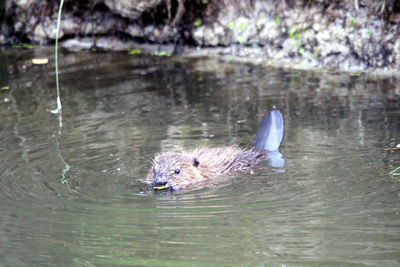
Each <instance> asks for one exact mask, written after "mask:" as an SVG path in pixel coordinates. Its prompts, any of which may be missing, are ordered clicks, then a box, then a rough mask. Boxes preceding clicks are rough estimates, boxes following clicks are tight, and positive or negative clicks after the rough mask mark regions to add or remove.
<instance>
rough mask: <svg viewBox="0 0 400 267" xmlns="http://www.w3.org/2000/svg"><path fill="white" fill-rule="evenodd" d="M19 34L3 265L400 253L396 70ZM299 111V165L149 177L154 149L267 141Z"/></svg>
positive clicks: (0, 180)
mask: <svg viewBox="0 0 400 267" xmlns="http://www.w3.org/2000/svg"><path fill="white" fill-rule="evenodd" d="M51 55H52V50H47V49H41V50H8V51H3V53H2V54H1V56H0V57H1V61H2V62H4V64H1V65H2V66H1V67H0V87H1V90H0V142H1V146H0V216H1V217H0V218H1V219H0V265H4V266H55V265H57V266H119V265H121V266H188V265H193V266H202V265H238V266H244V265H246V266H271V265H272V266H309V265H313V266H329V265H330V266H337V265H342V266H353V265H354V266H362V265H366V266H370V265H373V266H395V265H399V264H400V201H399V200H400V182H399V180H396V179H394V178H393V177H391V176H389V175H388V173H389V172H390V171H391V170H393V169H395V168H396V167H398V166H400V150H385V148H390V147H395V146H396V145H397V144H398V143H400V86H399V84H400V83H399V81H398V80H397V79H396V78H390V77H367V76H365V75H354V76H353V75H349V74H337V73H330V72H318V73H310V72H299V71H283V70H277V69H265V68H259V67H254V66H249V65H241V64H237V63H223V62H219V61H217V60H212V59H205V60H187V59H185V60H184V59H180V58H160V57H150V56H140V55H139V56H128V55H126V54H124V53H120V54H102V53H98V54H96V53H87V52H84V53H64V54H62V56H61V58H60V62H61V66H60V83H61V93H62V103H63V114H62V127H60V123H59V117H57V116H56V115H53V114H51V113H50V112H48V110H51V109H54V108H55V99H56V95H55V76H54V66H53V64H52V63H50V64H48V65H32V63H31V59H32V58H33V57H43V56H48V57H50V62H51V61H52V58H51V57H52V56H51ZM273 106H276V107H277V108H279V109H280V110H281V111H282V114H283V116H284V120H285V136H284V141H283V144H282V146H281V152H282V154H283V155H284V158H285V166H284V167H283V168H280V169H273V168H271V167H269V166H268V164H263V165H262V166H261V167H262V168H258V171H256V174H254V175H243V176H240V177H235V178H233V179H229V180H228V181H224V182H221V183H219V184H217V185H210V186H209V187H207V188H203V189H200V190H195V191H190V192H178V193H171V192H151V191H146V190H145V185H143V184H142V183H140V182H139V180H140V179H143V178H144V177H145V175H146V173H147V170H148V168H149V167H150V164H151V161H150V160H151V158H152V157H153V156H154V154H156V153H158V152H161V151H182V150H188V149H191V148H193V147H196V146H219V145H227V144H239V145H242V146H251V143H252V139H253V138H254V135H255V132H256V130H257V125H258V122H259V120H260V119H261V117H262V116H263V114H264V113H265V112H267V111H268V110H270V109H271V108H272V107H273Z"/></svg>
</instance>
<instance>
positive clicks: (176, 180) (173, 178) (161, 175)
mask: <svg viewBox="0 0 400 267" xmlns="http://www.w3.org/2000/svg"><path fill="white" fill-rule="evenodd" d="M199 165H200V162H199V160H198V159H197V158H195V157H192V156H190V155H184V154H173V153H163V154H160V155H158V156H156V157H155V159H154V160H153V165H152V166H151V168H150V170H149V172H148V174H147V179H148V180H150V181H151V182H152V185H153V187H154V188H155V189H164V188H165V189H171V190H179V189H183V188H185V187H187V186H189V185H191V184H193V183H195V182H197V180H198V177H199V176H200V173H199V170H198V167H199Z"/></svg>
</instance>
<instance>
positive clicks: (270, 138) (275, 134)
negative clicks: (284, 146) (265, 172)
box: [253, 109, 283, 151]
mask: <svg viewBox="0 0 400 267" xmlns="http://www.w3.org/2000/svg"><path fill="white" fill-rule="evenodd" d="M282 138H283V117H282V113H281V112H280V111H279V110H277V109H274V110H271V111H270V112H268V113H266V114H265V115H264V117H263V118H262V120H261V122H260V125H259V126H258V130H257V134H256V138H255V139H254V143H253V146H254V147H255V148H258V149H262V150H267V151H276V150H278V149H279V146H280V145H281V141H282Z"/></svg>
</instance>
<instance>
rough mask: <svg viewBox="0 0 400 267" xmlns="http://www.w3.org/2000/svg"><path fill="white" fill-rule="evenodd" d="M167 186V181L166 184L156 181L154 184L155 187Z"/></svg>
mask: <svg viewBox="0 0 400 267" xmlns="http://www.w3.org/2000/svg"><path fill="white" fill-rule="evenodd" d="M166 184H167V181H165V182H159V181H155V182H154V185H155V186H164V185H166Z"/></svg>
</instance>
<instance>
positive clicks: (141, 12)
mask: <svg viewBox="0 0 400 267" xmlns="http://www.w3.org/2000/svg"><path fill="white" fill-rule="evenodd" d="M0 8H1V10H2V11H3V12H1V13H0V14H1V19H2V25H1V27H2V31H1V33H0V43H3V44H7V43H8V44H12V43H20V42H33V43H38V44H48V43H53V42H54V39H55V36H56V19H57V11H58V3H57V2H56V1H51V0H46V1H43V0H9V1H1V2H0ZM399 12H400V2H399V1H396V0H380V1H376V0H365V1H362V0H354V1H344V0H341V1H340V0H336V1H324V0H287V1H277V0H232V1H226V0H220V1H212V0H125V1H124V0H86V1H78V0H71V1H66V2H65V4H64V8H63V14H62V20H61V23H62V27H61V34H60V36H61V39H62V41H63V45H64V46H67V47H69V48H71V49H81V48H84V49H90V48H93V47H96V48H103V49H112V50H121V49H126V48H134V47H138V46H139V47H149V45H150V46H151V45H153V49H158V50H168V49H171V50H172V51H170V52H178V53H186V54H188V55H210V54H213V55H223V56H228V57H235V58H243V59H246V60H248V61H249V60H250V61H254V62H262V63H266V64H270V65H274V66H284V67H295V68H326V67H327V68H333V69H340V70H350V71H361V70H370V69H378V70H391V71H400V38H399V35H400V29H399V22H400V14H399ZM154 47H155V48H154ZM199 47H200V48H201V49H198V48H199Z"/></svg>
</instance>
